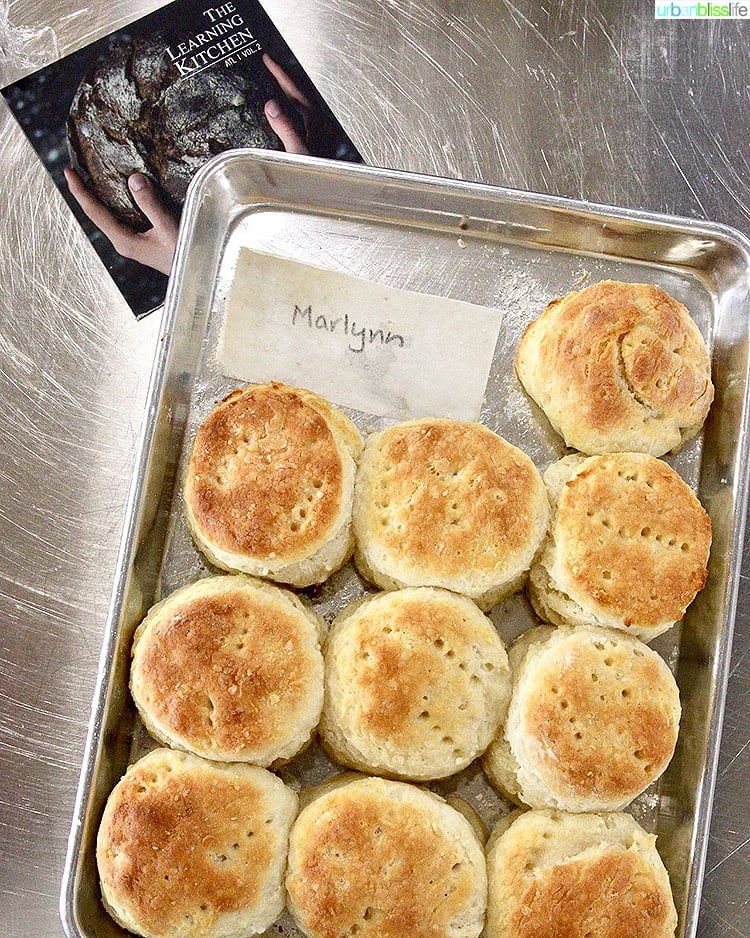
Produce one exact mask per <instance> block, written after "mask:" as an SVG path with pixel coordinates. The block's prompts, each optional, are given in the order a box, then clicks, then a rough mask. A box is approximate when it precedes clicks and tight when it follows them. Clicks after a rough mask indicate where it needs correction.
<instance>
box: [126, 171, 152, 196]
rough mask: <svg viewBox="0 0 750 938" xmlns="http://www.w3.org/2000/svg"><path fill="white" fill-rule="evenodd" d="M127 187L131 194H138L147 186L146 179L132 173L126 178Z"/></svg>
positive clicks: (140, 174) (139, 174) (141, 175)
mask: <svg viewBox="0 0 750 938" xmlns="http://www.w3.org/2000/svg"><path fill="white" fill-rule="evenodd" d="M128 185H129V186H130V191H131V192H140V191H141V189H145V188H146V187H147V186H148V179H147V178H146V177H145V176H144V175H143V173H133V175H132V176H128Z"/></svg>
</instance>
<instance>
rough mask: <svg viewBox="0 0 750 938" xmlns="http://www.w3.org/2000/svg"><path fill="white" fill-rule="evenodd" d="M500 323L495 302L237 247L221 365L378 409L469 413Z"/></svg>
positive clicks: (475, 407)
mask: <svg viewBox="0 0 750 938" xmlns="http://www.w3.org/2000/svg"><path fill="white" fill-rule="evenodd" d="M501 322H502V313H501V311H500V310H498V309H491V308H488V307H485V306H478V305H475V304H473V303H466V302H463V301H460V300H454V299H449V298H447V297H441V296H431V295H428V294H424V293H414V292H412V291H409V290H401V289H395V288H393V287H388V286H385V285H383V284H379V283H375V282H373V281H369V280H363V279H361V278H359V277H353V276H350V275H349V274H344V273H339V272H337V271H332V270H326V269H324V268H321V267H316V266H312V265H310V264H304V263H300V262H299V261H293V260H288V259H286V258H282V257H276V256H273V255H270V254H264V253H261V252H257V251H251V250H248V249H246V248H243V249H242V250H241V251H240V254H239V259H238V262H237V267H236V269H235V273H234V279H233V282H232V286H231V289H230V292H229V298H228V301H227V307H226V310H225V314H224V321H223V326H222V330H221V339H220V342H219V350H218V355H219V364H220V367H221V370H222V372H223V373H224V374H225V375H226V376H228V377H233V378H238V379H240V380H243V381H252V382H265V381H271V380H277V381H283V382H286V383H288V384H292V385H297V386H301V387H306V388H310V389H312V390H315V391H317V393H319V394H322V395H324V396H325V397H327V398H329V399H330V400H332V401H334V402H335V403H337V404H340V405H342V406H345V407H353V408H356V409H357V410H361V411H366V412H368V413H371V414H375V415H377V416H380V417H392V418H397V419H406V418H409V417H421V416H427V415H438V414H439V415H440V416H444V417H450V418H452V419H455V420H476V419H477V418H478V416H479V412H480V409H481V406H482V401H483V398H484V393H485V388H486V385H487V379H488V376H489V371H490V366H491V364H492V358H493V353H494V350H495V344H496V342H497V338H498V333H499V331H500V325H501Z"/></svg>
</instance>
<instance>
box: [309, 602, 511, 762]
mask: <svg viewBox="0 0 750 938" xmlns="http://www.w3.org/2000/svg"><path fill="white" fill-rule="evenodd" d="M326 663H327V668H328V669H329V674H330V673H331V671H332V670H333V669H336V671H337V674H336V682H337V683H336V689H337V694H338V696H337V697H336V699H335V700H332V701H331V704H330V706H331V709H332V710H333V711H334V712H336V713H337V714H338V719H339V720H340V721H341V722H342V723H343V724H344V725H345V726H346V727H347V731H348V733H351V734H352V737H353V739H354V741H355V743H356V744H357V745H359V746H361V745H362V740H366V741H367V742H366V746H367V750H368V753H370V754H371V755H370V757H371V758H373V756H372V753H373V751H374V752H377V751H380V750H381V747H393V748H394V749H395V750H396V751H398V752H401V751H405V752H409V753H411V754H412V755H413V756H417V755H418V754H419V753H423V752H424V753H426V754H427V755H425V758H426V759H428V760H429V758H430V756H432V755H434V754H436V753H437V754H440V753H446V754H449V755H450V754H452V755H453V756H454V757H455V758H457V759H458V758H462V757H464V756H465V755H466V753H465V751H464V750H463V749H462V748H461V747H462V746H463V745H464V744H465V743H466V742H467V741H468V740H471V742H472V743H473V742H474V741H475V740H476V738H477V736H480V733H479V731H478V729H477V725H478V724H484V723H488V724H490V725H491V726H492V727H493V729H492V730H490V733H491V734H493V733H494V731H495V730H496V728H497V723H498V722H499V720H500V719H501V718H502V716H504V715H505V712H506V711H507V705H508V700H509V698H510V671H509V668H508V659H507V655H506V653H505V649H504V647H503V643H502V640H501V638H500V636H499V635H498V633H497V631H496V629H495V627H494V625H493V624H492V622H490V620H489V619H488V618H487V617H486V616H484V615H483V614H482V613H481V612H480V611H479V609H478V608H477V607H476V606H475V605H474V603H472V602H470V601H469V600H468V599H464V598H463V597H460V596H457V595H456V594H454V593H449V592H447V591H446V590H436V589H432V588H429V587H422V588H411V589H408V588H407V589H403V590H396V591H394V592H389V593H380V594H377V595H376V596H374V597H372V598H371V599H369V600H366V601H365V602H363V603H361V604H360V605H359V606H358V607H357V608H356V609H355V610H354V611H353V612H351V613H349V614H347V613H346V612H345V613H344V614H343V615H342V617H341V618H340V620H338V621H335V622H334V625H333V628H332V631H331V633H330V636H329V640H328V644H327V648H326ZM480 738H481V736H480ZM404 774H409V773H408V772H405V773H404Z"/></svg>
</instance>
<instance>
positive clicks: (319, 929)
mask: <svg viewBox="0 0 750 938" xmlns="http://www.w3.org/2000/svg"><path fill="white" fill-rule="evenodd" d="M286 888H287V894H288V902H287V905H288V908H289V911H290V912H291V913H292V916H293V917H294V920H295V922H296V924H297V926H298V927H299V928H300V929H301V931H302V932H303V933H304V934H305V935H308V936H309V938H338V936H340V935H354V934H356V935H358V936H360V938H403V936H405V935H408V936H409V938H454V936H455V938H476V936H477V935H479V933H480V932H481V930H482V925H483V923H484V911H485V906H486V901H487V872H486V867H485V860H484V853H483V850H482V845H481V843H480V841H479V839H478V838H477V836H476V834H475V833H474V831H473V829H472V826H471V824H470V823H469V822H468V821H467V820H466V818H464V817H463V816H462V815H461V814H459V812H458V811H456V810H455V809H454V808H452V807H450V806H449V805H448V804H446V803H445V802H444V801H443V800H442V798H440V797H438V796H437V795H434V794H432V792H428V791H424V790H422V789H420V788H417V787H415V786H414V785H408V784H406V783H404V782H393V781H388V780H386V779H382V778H363V779H358V780H355V781H351V782H348V783H347V784H343V785H341V786H339V787H337V788H334V789H333V790H330V789H329V790H328V791H326V792H325V793H324V794H322V795H320V796H319V797H317V798H315V800H314V801H312V802H311V803H310V804H308V806H307V807H305V808H304V809H303V810H302V811H301V812H300V815H299V818H298V819H297V822H296V823H295V825H294V827H293V828H292V833H291V835H290V838H289V866H288V870H287V877H286Z"/></svg>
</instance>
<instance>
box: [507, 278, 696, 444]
mask: <svg viewBox="0 0 750 938" xmlns="http://www.w3.org/2000/svg"><path fill="white" fill-rule="evenodd" d="M516 371H517V373H518V377H519V378H520V380H521V383H522V384H523V386H524V388H525V389H526V391H527V393H528V394H529V396H530V397H531V398H532V399H533V400H534V401H535V402H536V403H537V404H538V405H539V406H540V407H541V409H542V410H543V411H544V413H545V414H546V416H547V418H548V419H549V421H550V423H551V424H552V426H553V428H554V429H555V430H556V431H557V432H558V433H559V434H560V435H561V436H562V437H563V439H564V440H565V443H566V445H567V446H571V447H573V448H574V449H577V450H580V451H581V452H583V453H589V454H592V455H593V454H596V453H607V452H620V451H625V452H643V453H650V454H651V455H652V456H662V455H663V454H664V453H666V452H668V451H670V450H676V449H678V448H679V447H680V446H681V445H682V444H683V443H684V442H685V441H686V440H689V439H690V438H691V437H693V436H695V434H696V433H698V431H699V430H700V429H701V427H702V426H703V422H704V421H705V419H706V416H707V414H708V411H709V408H710V406H711V402H712V400H713V395H714V389H713V384H712V382H711V359H710V357H709V354H708V351H707V349H706V344H705V342H704V340H703V336H702V335H701V333H700V331H699V329H698V327H697V326H696V324H695V322H694V321H693V319H692V318H691V316H690V313H689V312H688V310H687V309H686V308H685V307H684V306H683V305H682V303H679V302H677V300H675V299H673V298H672V297H671V296H669V294H667V293H665V291H664V290H662V289H660V288H659V287H655V286H651V285H650V284H645V283H621V282H619V281H613V280H605V281H603V282H602V283H596V284H594V285H593V286H590V287H587V288H586V289H585V290H581V291H580V292H574V293H569V294H568V295H567V296H566V297H563V298H562V299H556V300H553V301H552V302H551V303H550V304H549V305H548V306H547V307H546V309H545V310H544V312H543V313H542V314H541V315H540V316H539V318H538V319H536V320H535V321H534V322H532V323H531V324H530V325H529V326H528V327H527V328H526V330H525V332H524V333H523V336H522V337H521V341H520V343H519V345H518V349H517V352H516Z"/></svg>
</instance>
